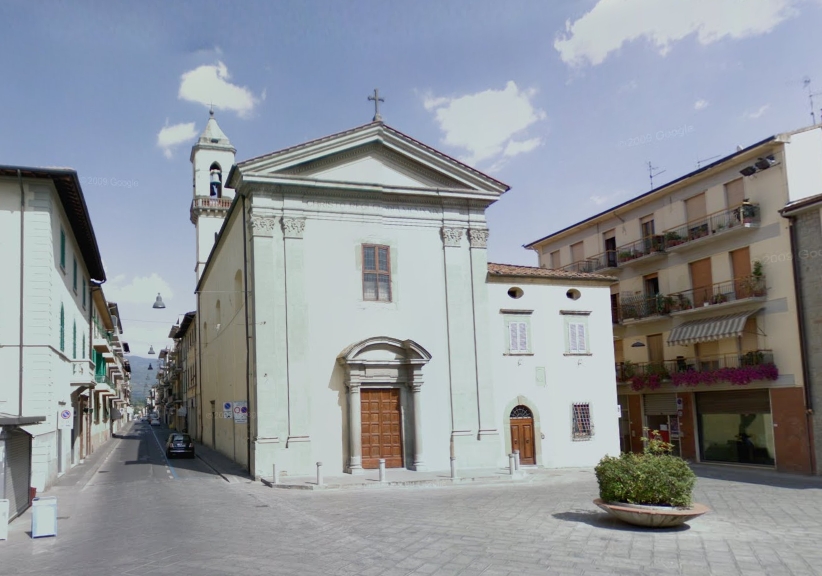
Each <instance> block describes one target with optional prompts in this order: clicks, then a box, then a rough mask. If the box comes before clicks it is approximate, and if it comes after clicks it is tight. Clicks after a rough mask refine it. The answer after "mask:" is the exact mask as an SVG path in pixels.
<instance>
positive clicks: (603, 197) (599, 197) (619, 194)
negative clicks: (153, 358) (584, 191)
mask: <svg viewBox="0 0 822 576" xmlns="http://www.w3.org/2000/svg"><path fill="white" fill-rule="evenodd" d="M626 196H628V191H627V190H617V191H616V192H612V193H611V194H594V195H593V196H589V197H588V200H590V201H591V203H592V204H593V205H594V206H602V205H603V204H609V205H613V204H616V203H617V201H619V200H621V199H623V198H625V197H626Z"/></svg>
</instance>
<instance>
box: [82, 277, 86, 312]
mask: <svg viewBox="0 0 822 576" xmlns="http://www.w3.org/2000/svg"><path fill="white" fill-rule="evenodd" d="M85 307H86V279H85V278H83V308H85Z"/></svg>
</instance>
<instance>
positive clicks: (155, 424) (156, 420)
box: [149, 418, 160, 426]
mask: <svg viewBox="0 0 822 576" xmlns="http://www.w3.org/2000/svg"><path fill="white" fill-rule="evenodd" d="M149 424H151V425H152V426H159V425H160V421H159V420H158V419H157V418H152V419H151V422H149Z"/></svg>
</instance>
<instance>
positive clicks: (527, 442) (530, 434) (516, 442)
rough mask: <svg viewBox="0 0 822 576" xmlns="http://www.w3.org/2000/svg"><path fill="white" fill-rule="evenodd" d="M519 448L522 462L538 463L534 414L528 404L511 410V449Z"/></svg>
mask: <svg viewBox="0 0 822 576" xmlns="http://www.w3.org/2000/svg"><path fill="white" fill-rule="evenodd" d="M515 450H519V463H520V464H526V465H528V464H531V465H533V464H536V463H537V459H536V451H535V449H534V415H533V414H532V413H531V411H530V410H529V409H528V408H527V407H526V406H517V407H515V408H514V409H513V410H512V411H511V451H512V452H513V451H515Z"/></svg>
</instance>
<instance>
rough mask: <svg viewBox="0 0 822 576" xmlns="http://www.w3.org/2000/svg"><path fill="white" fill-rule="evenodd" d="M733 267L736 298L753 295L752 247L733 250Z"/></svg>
mask: <svg viewBox="0 0 822 576" xmlns="http://www.w3.org/2000/svg"><path fill="white" fill-rule="evenodd" d="M731 267H732V268H733V274H734V294H735V295H736V299H737V300H740V299H742V298H750V297H751V296H753V290H752V287H753V285H752V283H751V249H750V248H749V247H748V246H745V247H744V248H740V249H739V250H734V251H733V252H731Z"/></svg>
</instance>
